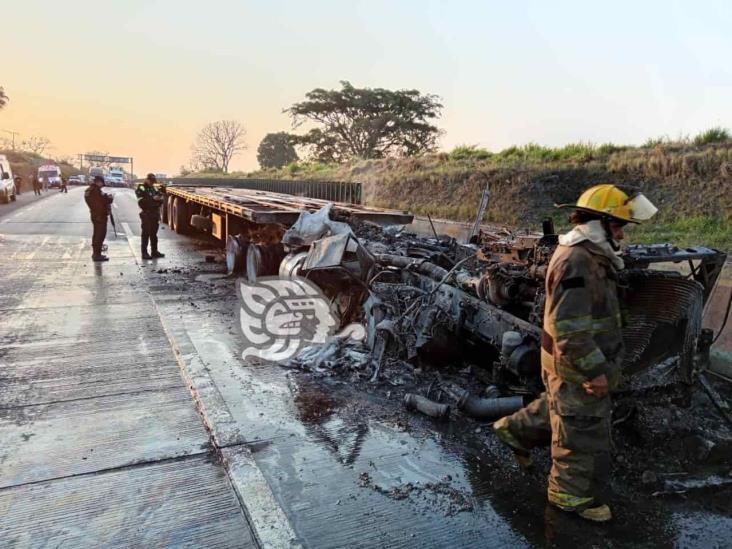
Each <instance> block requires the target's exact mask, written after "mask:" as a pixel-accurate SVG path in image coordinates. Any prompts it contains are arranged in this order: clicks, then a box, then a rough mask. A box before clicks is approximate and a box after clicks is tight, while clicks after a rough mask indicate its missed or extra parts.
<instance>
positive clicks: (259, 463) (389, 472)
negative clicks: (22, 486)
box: [0, 191, 732, 548]
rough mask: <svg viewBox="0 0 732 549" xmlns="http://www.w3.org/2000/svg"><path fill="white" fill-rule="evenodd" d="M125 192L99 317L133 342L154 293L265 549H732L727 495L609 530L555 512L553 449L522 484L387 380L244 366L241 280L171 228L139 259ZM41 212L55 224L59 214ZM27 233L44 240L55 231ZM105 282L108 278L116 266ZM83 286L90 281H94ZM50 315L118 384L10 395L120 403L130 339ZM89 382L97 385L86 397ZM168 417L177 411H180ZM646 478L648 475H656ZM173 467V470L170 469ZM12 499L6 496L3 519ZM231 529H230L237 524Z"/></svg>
mask: <svg viewBox="0 0 732 549" xmlns="http://www.w3.org/2000/svg"><path fill="white" fill-rule="evenodd" d="M117 193H118V194H120V195H121V196H120V198H119V199H118V200H116V201H115V202H118V203H119V204H120V211H119V214H120V222H121V224H122V225H123V231H124V232H125V233H126V235H127V236H126V238H127V239H129V241H130V244H131V246H130V247H128V248H127V250H126V251H125V250H124V249H123V248H122V247H119V248H118V247H116V246H115V247H112V246H111V247H110V255H111V256H112V257H113V262H112V264H111V265H110V267H112V265H113V266H114V271H117V270H118V273H117V274H116V275H115V276H114V277H111V276H106V277H103V278H101V279H99V278H95V280H101V281H103V283H102V284H100V287H104V288H106V289H105V290H104V291H105V292H107V293H108V295H114V300H113V302H114V305H115V307H116V308H109V307H106V313H105V314H106V315H107V317H108V318H107V319H106V320H105V319H102V318H98V319H97V321H98V322H99V323H103V322H104V323H105V325H109V326H110V327H111V326H118V331H114V330H117V328H110V329H111V330H112V332H111V333H112V335H113V337H112V338H111V339H116V338H123V337H124V336H123V334H124V333H129V332H130V331H133V330H134V329H135V326H138V325H139V326H145V322H146V320H145V318H148V317H147V316H146V315H142V316H139V312H138V309H139V303H140V302H139V296H140V295H141V293H143V292H148V293H149V296H151V297H152V299H153V301H152V303H153V304H154V308H155V310H156V312H157V313H158V314H159V315H160V318H161V320H162V330H163V331H164V336H165V337H166V339H167V340H169V341H170V342H172V346H173V352H174V353H175V358H176V359H177V362H178V365H179V366H180V368H181V370H182V373H183V376H184V378H185V381H186V383H187V385H188V386H189V388H190V391H191V394H192V397H191V396H190V395H189V396H188V399H189V402H190V403H192V402H193V400H195V403H196V406H197V408H198V410H199V412H200V413H201V414H202V416H203V420H204V423H205V426H206V428H207V429H208V430H209V432H210V439H211V442H212V443H213V446H214V447H215V448H214V453H216V454H217V455H218V457H219V458H220V459H221V460H222V461H223V463H224V465H225V467H226V470H227V472H228V474H229V481H230V482H231V485H232V486H233V487H234V490H235V492H236V495H237V496H238V499H239V501H240V502H241V503H242V504H243V505H244V507H245V509H246V512H247V518H248V521H249V524H251V525H252V526H253V527H254V530H255V532H256V535H257V537H258V538H259V540H260V541H262V545H264V546H283V547H284V546H294V545H297V544H300V545H302V546H306V547H318V548H321V547H345V546H348V547H445V546H456V547H486V546H488V547H494V546H496V547H501V546H509V547H544V546H557V547H565V546H576V547H649V546H661V547H674V546H677V547H725V546H730V544H732V533H731V532H732V516H731V515H732V512H731V510H730V507H729V505H728V500H729V496H730V489H729V487H726V488H725V487H722V488H716V489H715V490H712V491H710V490H700V491H691V492H688V493H687V494H683V495H670V496H653V495H652V493H651V491H650V490H648V491H646V492H644V491H643V490H630V491H628V490H624V489H623V487H622V486H618V487H619V488H620V490H619V492H620V493H619V494H618V495H617V496H616V498H615V499H614V501H613V503H614V509H615V513H616V519H615V520H614V521H613V522H612V523H611V524H609V525H603V526H597V525H592V524H587V523H585V522H584V521H581V519H578V518H576V517H574V516H572V515H567V514H564V513H561V512H558V511H555V510H553V509H551V508H547V506H546V504H545V490H546V483H545V478H544V477H545V475H546V470H547V467H548V457H547V455H546V452H538V453H537V456H536V457H537V461H538V466H537V469H536V470H535V471H534V472H530V473H523V472H521V471H520V470H519V469H518V468H517V466H516V465H514V463H513V461H512V460H511V457H510V455H509V454H508V453H507V452H506V451H505V450H504V449H503V448H502V447H501V446H500V445H499V444H498V443H497V441H496V440H495V438H494V437H493V436H492V435H491V434H490V429H489V426H488V425H485V424H479V423H476V422H474V421H472V420H464V419H462V418H460V417H458V418H457V419H455V420H454V421H452V422H449V423H446V424H440V423H436V422H433V421H431V420H430V419H429V418H424V417H421V416H417V415H414V414H411V413H408V412H405V411H404V409H403V408H402V405H401V401H400V398H399V397H398V396H397V394H398V393H397V392H396V391H395V390H394V388H393V387H391V386H390V385H388V383H385V382H383V383H379V384H375V385H373V386H371V385H368V384H367V385H363V384H361V385H360V386H358V387H354V386H352V385H351V384H350V383H348V382H346V381H345V380H342V379H338V378H325V379H314V378H312V377H311V376H308V375H306V374H302V373H300V372H296V371H292V370H286V369H283V368H281V367H280V366H277V365H274V364H268V363H255V362H252V361H249V362H246V363H245V362H244V361H242V359H241V358H240V354H241V351H242V349H243V341H242V339H241V337H240V335H239V332H238V324H237V323H238V319H237V312H238V307H239V305H238V300H237V297H236V292H235V280H233V279H231V278H228V277H226V276H225V274H224V271H225V267H224V265H223V262H222V256H221V254H220V251H219V250H218V249H217V248H216V247H215V246H214V245H213V244H211V243H207V242H203V241H200V240H196V239H192V238H188V237H180V236H178V235H174V234H170V232H169V231H168V230H167V228H166V229H163V230H161V235H162V236H163V240H162V242H161V250H162V251H163V252H165V253H166V254H167V257H166V258H165V259H164V260H160V261H157V262H154V261H142V260H141V259H140V256H139V250H138V243H139V238H138V237H137V236H136V235H139V231H138V230H137V228H136V225H137V224H136V222H135V218H134V209H133V206H134V199H133V198H132V197H131V196H125V195H129V191H117ZM45 215H46V216H47V217H48V218H51V219H54V220H55V219H56V218H55V215H56V214H55V213H54V211H53V210H52V211H48V213H46V214H45ZM76 215H77V213H76V210H73V211H72V212H71V217H72V218H73V219H76V217H75V216H76ZM85 215H86V214H85V211H83V210H82V211H81V213H79V215H78V218H79V219H83V220H84V221H86V219H85V217H84V216H85ZM63 216H66V217H68V214H66V213H65V214H63ZM28 217H31V216H30V215H29V216H28ZM59 217H62V216H61V215H59ZM17 219H18V222H17V223H3V218H0V233H1V234H4V235H5V237H4V238H5V239H10V238H11V236H10V234H11V233H13V232H16V231H17V232H20V233H21V234H26V233H24V232H22V231H24V230H25V231H27V230H28V227H31V225H30V224H27V223H25V221H24V219H25V218H24V217H23V216H22V214H19V215H18V218H17ZM55 226H56V227H57V230H58V231H62V232H66V231H68V230H70V229H69V227H68V226H66V225H63V224H60V223H59V224H57V225H55ZM23 227H25V228H23ZM33 227H39V229H38V230H40V229H41V228H42V229H43V230H44V231H45V230H46V228H45V226H37V225H33ZM130 250H132V253H133V254H134V257H132V255H131V254H130ZM67 252H68V253H69V254H71V255H72V256H73V253H74V252H73V249H68V250H66V251H65V252H64V253H67ZM24 253H32V251H26V252H24ZM85 253H86V252H85ZM207 255H214V256H215V257H216V258H217V262H214V263H211V262H207V261H206V256H207ZM16 257H17V256H16ZM16 263H17V261H15V260H13V261H6V262H4V263H2V264H1V265H2V266H3V268H4V269H8V271H7V272H11V269H13V268H15V269H17V268H18V267H17V266H15V264H16ZM138 265H139V266H140V267H139V269H138ZM56 268H57V269H59V275H58V276H62V275H61V273H65V275H64V276H62V278H64V279H65V280H74V279H75V277H76V275H74V274H73V273H74V272H75V271H74V270H73V269H71V268H66V267H58V266H56ZM105 268H106V266H105ZM24 269H26V270H24V271H23V273H24V274H25V275H26V276H28V275H29V273H31V272H32V271H33V269H32V268H31V267H27V268H26V267H24ZM105 273H108V274H111V273H112V269H107V270H106V271H105ZM119 273H121V274H119ZM48 276H50V275H48ZM88 276H90V277H92V274H91V272H89V273H88ZM33 289H34V291H33V292H31V291H30V288H29V289H28V290H26V291H24V293H23V299H20V300H18V298H17V297H14V296H13V295H10V294H9V293H8V292H3V299H4V300H6V302H7V304H6V305H3V307H4V308H6V309H8V308H11V309H12V310H13V311H12V312H13V314H14V315H21V314H22V310H23V309H26V308H34V307H41V306H43V305H42V304H44V303H55V304H56V305H55V306H57V307H62V306H63V304H64V302H65V300H66V298H65V297H64V296H59V295H58V292H57V291H56V289H55V285H54V283H53V282H52V281H51V280H49V279H47V278H46V277H40V279H39V280H38V281H37V282H35V283H34V285H33ZM75 291H81V290H75ZM85 291H86V292H87V293H86V294H85V295H84V296H83V299H84V302H85V303H86V304H87V305H89V306H92V305H96V304H98V303H100V302H101V301H100V294H99V292H100V291H101V290H100V289H97V290H96V292H95V291H91V290H89V289H88V287H87V290H85ZM77 295H78V294H77ZM146 295H147V294H146ZM79 299H81V298H79ZM44 314H45V315H48V318H44V319H43V320H42V321H41V320H37V319H36V320H34V321H33V322H36V323H37V322H41V323H42V324H43V323H46V324H43V325H44V326H45V325H47V323H52V324H53V325H54V326H57V328H56V332H54V337H56V338H57V340H58V344H59V345H60V346H61V349H64V348H65V349H66V351H64V352H65V353H66V354H72V353H73V352H74V350H73V349H75V347H74V345H75V342H77V343H76V345H77V347H76V348H78V349H80V350H81V352H84V353H97V354H98V356H99V359H98V362H99V363H100V364H102V363H104V364H107V363H115V362H116V358H113V357H116V356H120V357H123V360H121V361H119V362H120V364H121V365H120V367H119V372H116V373H113V372H111V371H110V370H112V368H109V369H105V368H101V369H90V371H89V372H88V373H86V374H84V375H80V376H77V377H74V375H73V372H69V373H68V376H67V377H66V378H64V381H63V383H52V384H48V389H44V387H43V385H44V383H43V382H40V381H39V382H36V383H32V384H30V385H28V384H26V385H23V384H22V382H21V381H18V382H17V383H16V386H17V388H15V389H14V390H13V391H14V393H15V394H16V395H17V396H16V397H14V398H16V399H29V401H33V402H39V403H40V402H45V401H44V400H43V399H46V398H49V397H47V396H46V395H45V394H44V392H43V391H44V390H47V391H52V393H49V394H52V395H55V396H52V397H51V398H52V399H69V400H72V399H76V398H79V396H78V392H79V391H87V390H88V391H93V388H92V387H97V386H98V385H99V384H100V383H102V384H103V383H105V381H104V380H109V379H111V378H114V379H115V380H116V381H115V383H116V384H117V389H115V391H119V392H122V393H124V392H126V391H127V390H128V389H127V388H126V387H127V386H128V385H129V384H130V383H134V372H133V370H132V367H131V365H130V366H129V367H125V366H124V365H122V364H123V363H126V359H124V357H125V352H126V351H123V348H130V347H133V345H132V343H131V342H129V343H128V345H123V344H122V343H120V345H119V347H116V348H115V350H114V351H113V354H112V356H109V355H105V354H104V353H105V350H104V349H101V348H95V347H94V346H93V344H92V343H91V342H84V341H83V337H82V336H83V330H81V329H80V327H79V326H78V320H73V321H71V320H67V321H66V323H65V324H66V326H64V322H63V321H60V320H59V321H54V318H55V317H54V316H53V313H52V312H50V311H47V312H46V313H44ZM9 318H10V319H11V320H8V321H7V322H10V323H11V326H12V329H13V330H15V332H14V333H16V334H18V333H19V332H21V331H22V330H23V329H24V327H25V330H26V331H27V332H31V333H32V332H34V331H35V330H34V329H33V328H31V327H29V326H35V325H36V324H30V325H29V324H27V322H28V321H27V319H25V320H24V319H22V318H21V317H20V316H15V317H12V316H11V317H9ZM67 318H68V319H71V317H67ZM26 337H27V338H28V341H27V342H26V345H28V349H27V352H28V353H29V355H30V356H31V358H30V359H27V361H30V362H31V363H32V364H31V365H30V366H29V367H28V368H29V371H33V372H35V373H34V374H33V376H32V377H33V379H46V378H48V377H49V376H48V375H45V374H44V371H45V370H44V368H46V367H48V366H47V364H46V363H49V364H51V363H52V362H53V360H54V359H53V358H52V357H51V358H49V359H48V360H47V359H43V360H40V359H39V360H36V359H35V358H32V352H31V349H32V346H33V345H42V341H40V340H42V338H35V339H34V337H35V336H33V335H26ZM161 337H162V336H161ZM141 344H142V343H141V342H139V343H138V347H137V348H136V351H135V354H134V355H133V356H131V357H130V361H132V360H133V358H134V360H135V361H137V362H136V363H137V364H139V366H138V367H139V369H140V371H139V376H141V377H143V378H144V379H145V380H146V382H148V383H150V384H151V385H150V387H151V391H153V392H155V391H157V393H155V394H156V395H158V394H159V392H160V391H163V392H164V391H172V392H174V393H175V394H176V395H177V394H178V393H177V392H175V389H174V388H171V389H168V387H169V386H170V387H173V386H174V385H175V382H174V377H171V376H169V375H168V371H167V370H165V373H163V370H156V368H155V365H156V364H158V363H159V361H160V360H161V356H160V355H159V354H158V353H159V352H162V351H160V349H161V348H162V347H163V346H162V344H161V345H153V346H150V347H148V348H146V349H145V348H142V347H139V345H141ZM64 345H66V347H63V346H64ZM59 352H62V351H59ZM41 356H42V355H41ZM2 360H3V361H4V362H8V361H6V360H5V358H3V359H2ZM58 360H60V359H58ZM130 364H131V363H130ZM44 375H45V377H44ZM95 376H96V377H95ZM51 377H52V376H51ZM85 384H86V385H88V386H89V387H88V388H84V385H85ZM93 398H104V396H103V394H100V395H99V396H98V397H97V396H94V397H93ZM33 399H36V400H33ZM156 401H160V404H158V403H157V402H156V406H157V405H159V406H161V407H162V408H163V409H164V408H165V406H167V404H165V402H164V401H162V400H160V399H159V398H156ZM166 402H167V401H166ZM4 405H5V404H4V403H2V404H0V406H4ZM13 405H15V404H13ZM110 406H111V405H110ZM130 406H134V404H132V403H130ZM170 406H172V407H173V408H175V409H176V410H177V409H178V408H176V406H178V404H176V403H175V402H171V404H170ZM181 406H182V403H181ZM59 417H61V416H59ZM21 421H22V420H21ZM170 421H171V422H172V423H171V424H170V426H168V427H165V428H164V429H161V434H162V435H163V438H164V434H165V432H166V430H167V429H176V427H175V425H176V424H175V421H181V420H180V419H176V418H175V417H172V416H171V419H170ZM184 423H185V424H186V425H188V423H186V422H184ZM49 425H50V424H49ZM138 428H139V427H134V429H138ZM183 434H184V435H185V436H187V437H189V439H190V441H194V442H195V441H198V440H200V439H199V438H198V434H196V432H191V433H190V434H188V435H186V434H185V432H184V431H183ZM151 436H152V435H151ZM185 436H184V438H185ZM31 440H32V438H31ZM186 444H187V443H186V442H185V441H183V443H182V446H181V449H179V450H171V452H176V451H177V452H178V453H179V454H184V453H185V452H186V451H188V450H187V449H188V448H190V447H189V446H186ZM190 451H191V452H194V450H193V449H190ZM13 459H15V458H13ZM106 459H110V458H109V457H108V456H107V458H106ZM155 459H157V458H155ZM174 459H176V460H177V459H181V460H184V461H185V460H190V463H191V474H193V471H194V469H195V467H202V466H203V464H202V463H199V461H197V460H203V461H204V462H205V463H208V462H206V461H205V460H206V458H205V457H204V454H201V453H198V454H192V455H191V456H190V457H189V456H187V455H185V456H182V457H178V458H174ZM159 463H160V466H159V467H158V468H157V469H154V470H153V469H150V475H151V478H154V479H156V480H154V481H151V485H153V486H155V482H164V481H165V479H166V478H167V477H166V475H167V474H168V473H166V471H167V469H165V464H166V463H168V462H167V461H165V460H162V461H160V462H159ZM171 463H178V462H177V461H173V462H171ZM208 464H209V465H211V464H210V463H208ZM73 465H74V466H75V467H76V466H77V465H76V464H73ZM211 466H212V467H213V465H211ZM648 466H649V467H651V468H652V466H653V464H652V463H651V464H649V465H648ZM170 467H171V469H170V470H171V471H172V470H173V466H172V465H170ZM71 478H72V479H74V478H83V476H82V477H71ZM171 482H174V481H173V480H171ZM191 482H192V481H191ZM192 484H193V485H196V486H197V487H196V490H195V493H192V494H191V497H190V498H189V499H186V501H185V503H184V502H183V501H178V500H177V499H175V498H173V499H174V501H175V502H176V503H171V505H181V506H183V511H182V512H183V513H185V509H186V508H187V507H186V506H191V507H193V508H195V505H194V503H193V500H195V499H196V498H201V500H202V501H206V498H210V497H212V495H211V494H209V493H208V490H209V489H211V490H213V491H217V493H219V496H220V495H221V494H223V495H225V494H226V493H228V492H227V489H222V488H220V489H216V488H210V486H209V485H208V484H206V483H203V485H202V486H198V485H197V484H196V483H194V482H192ZM32 486H36V485H32ZM634 488H637V487H634ZM70 489H71V488H70ZM175 493H177V492H175ZM2 494H3V490H0V510H2V509H3V503H2ZM48 497H53V496H52V495H49V496H48ZM28 501H30V499H28ZM219 505H221V504H220V503H219ZM220 508H223V509H226V508H227V507H226V505H224V506H223V507H220ZM16 509H21V510H24V509H25V507H20V508H19V507H16ZM16 512H20V511H16ZM227 517H228V518H227V519H226V520H230V519H231V517H230V516H229V515H227ZM222 520H223V519H222ZM224 524H226V522H225V521H224ZM0 528H2V527H0ZM0 532H2V530H1V529H0ZM221 539H223V538H221ZM202 544H203V545H206V546H209V545H208V544H206V543H202ZM221 545H226V544H225V543H222V544H221Z"/></svg>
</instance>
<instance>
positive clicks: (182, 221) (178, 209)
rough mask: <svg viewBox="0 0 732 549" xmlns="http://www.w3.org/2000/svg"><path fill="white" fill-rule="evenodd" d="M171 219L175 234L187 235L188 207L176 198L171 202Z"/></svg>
mask: <svg viewBox="0 0 732 549" xmlns="http://www.w3.org/2000/svg"><path fill="white" fill-rule="evenodd" d="M173 219H174V220H175V232H176V233H178V234H187V233H188V231H189V229H190V223H189V221H188V207H187V206H186V201H185V200H184V199H183V198H181V197H180V196H177V197H176V198H175V200H174V201H173Z"/></svg>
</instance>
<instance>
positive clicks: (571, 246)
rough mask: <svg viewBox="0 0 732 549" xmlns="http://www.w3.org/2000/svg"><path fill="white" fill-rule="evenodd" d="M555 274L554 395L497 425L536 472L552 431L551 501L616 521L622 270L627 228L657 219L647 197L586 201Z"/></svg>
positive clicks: (593, 192) (597, 193)
mask: <svg viewBox="0 0 732 549" xmlns="http://www.w3.org/2000/svg"><path fill="white" fill-rule="evenodd" d="M574 208H575V211H574V213H573V214H572V216H571V217H570V221H571V222H572V223H573V224H574V225H575V227H574V229H572V230H571V231H570V232H569V233H567V234H564V235H561V236H560V237H559V246H557V249H556V251H555V252H554V255H553V256H552V259H551V261H550V262H549V268H548V270H547V274H546V305H545V308H544V330H543V333H542V338H541V371H542V379H543V381H544V387H545V389H546V392H544V393H542V394H541V396H540V397H539V398H538V399H536V400H535V401H534V402H532V403H531V404H529V405H528V406H526V407H525V408H524V409H522V410H519V411H518V412H516V413H515V414H513V415H511V416H507V417H504V418H501V419H499V420H498V421H496V422H495V423H494V425H493V429H494V431H495V433H496V435H497V436H498V438H499V439H500V440H501V441H502V442H504V443H505V444H507V445H508V446H509V447H510V448H511V450H512V451H513V452H514V454H515V456H516V458H517V461H518V462H519V463H520V464H521V465H523V466H528V465H530V463H531V457H530V454H529V450H530V449H531V448H532V447H533V446H536V445H538V444H539V443H540V441H541V440H542V439H545V437H546V436H547V435H548V433H550V432H551V456H552V468H551V471H550V473H549V489H548V499H549V503H550V504H552V505H554V506H556V507H558V508H560V509H562V510H563V511H571V512H575V513H577V514H578V515H579V516H581V517H582V518H585V519H588V520H593V521H597V522H604V521H607V520H610V519H611V518H612V513H611V511H610V507H609V506H608V505H607V494H606V492H607V488H608V484H609V480H610V479H609V477H610V420H611V416H610V415H611V411H612V405H611V402H610V394H609V392H610V391H611V390H612V389H614V388H615V387H616V385H617V383H618V381H619V378H620V366H621V361H622V351H623V339H622V333H621V327H622V324H621V316H620V305H619V301H618V294H617V285H616V280H617V271H618V270H620V269H622V268H623V267H624V265H623V260H622V259H621V258H620V257H619V255H618V252H619V250H620V247H619V244H618V243H619V241H620V240H622V239H623V237H624V234H623V226H624V225H625V224H627V223H640V222H641V221H645V220H647V219H650V218H651V216H653V215H654V214H655V213H656V211H657V210H656V208H655V206H653V204H651V202H650V201H649V200H648V199H647V198H646V197H645V196H643V195H642V194H632V193H629V192H626V191H624V190H622V189H620V188H619V187H616V186H615V185H597V186H595V187H592V188H590V189H588V190H587V191H585V192H584V193H583V194H582V196H580V198H579V200H578V201H577V204H576V205H575V206H574Z"/></svg>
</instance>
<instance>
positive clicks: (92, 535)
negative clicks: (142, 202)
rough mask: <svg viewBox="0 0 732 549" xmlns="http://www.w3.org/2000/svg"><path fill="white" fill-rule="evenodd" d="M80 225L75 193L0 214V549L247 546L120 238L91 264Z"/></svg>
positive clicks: (83, 217) (240, 517)
mask: <svg viewBox="0 0 732 549" xmlns="http://www.w3.org/2000/svg"><path fill="white" fill-rule="evenodd" d="M21 198H23V197H22V196H21ZM126 200H127V202H128V203H129V199H126ZM120 202H122V203H124V202H125V199H121V200H120ZM131 205H134V201H132V202H131ZM117 209H120V208H119V207H118V208H117ZM89 229H90V224H89V222H88V213H87V212H86V206H85V205H84V203H83V200H82V193H81V189H74V190H73V191H71V192H70V193H69V194H68V195H57V196H44V197H43V198H41V199H37V200H34V201H32V202H31V203H30V205H25V206H24V207H20V208H15V209H9V210H8V211H4V210H3V209H2V207H0V277H1V278H0V279H1V280H2V286H1V288H0V309H1V310H2V314H1V315H0V546H3V547H51V546H53V547H57V546H62V545H63V546H85V547H100V546H111V545H126V546H145V547H158V546H170V545H206V546H208V547H251V546H253V545H254V541H253V539H252V536H251V533H250V530H249V527H248V525H247V521H246V516H245V514H244V512H243V510H242V507H241V505H240V503H239V501H238V499H237V496H236V494H235V492H234V491H233V489H232V487H231V484H230V481H229V479H228V477H227V475H226V473H225V471H224V469H223V467H222V466H221V465H220V464H218V463H217V462H216V459H214V455H213V454H212V452H211V447H210V443H209V437H208V433H207V432H206V430H205V428H204V424H203V422H202V421H201V418H200V417H199V415H198V414H197V412H196V408H195V405H194V402H193V401H192V399H191V397H190V393H189V391H188V390H187V388H186V386H185V383H184V381H183V379H182V377H181V374H180V371H179V369H178V365H177V362H176V359H175V356H174V354H173V351H172V349H171V347H170V343H169V341H168V339H167V337H166V336H165V333H164V331H163V329H162V326H161V322H160V319H159V317H158V315H157V312H156V310H155V307H154V303H153V302H152V300H151V299H150V297H149V295H148V294H147V293H146V292H145V291H144V285H143V284H142V283H141V281H142V278H141V273H140V271H139V268H138V267H137V265H136V264H135V262H134V257H133V255H132V254H131V252H130V249H129V245H128V243H127V240H126V238H125V237H124V236H122V235H120V237H119V238H118V239H116V240H115V239H110V240H109V241H108V245H109V254H110V256H111V257H112V260H111V261H110V262H109V263H106V264H103V265H98V264H94V263H93V262H92V261H91V260H90V255H91V254H90V246H89V236H88V235H89Z"/></svg>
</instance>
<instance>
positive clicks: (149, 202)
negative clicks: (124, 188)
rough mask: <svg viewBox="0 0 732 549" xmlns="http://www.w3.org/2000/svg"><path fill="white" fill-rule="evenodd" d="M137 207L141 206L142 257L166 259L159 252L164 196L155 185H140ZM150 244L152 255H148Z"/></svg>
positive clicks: (136, 191) (137, 191) (137, 192)
mask: <svg viewBox="0 0 732 549" xmlns="http://www.w3.org/2000/svg"><path fill="white" fill-rule="evenodd" d="M135 195H136V196H137V205H138V206H140V220H141V221H142V240H141V243H140V247H141V251H142V257H143V258H145V259H148V258H150V257H164V255H163V254H161V253H160V252H159V251H158V228H159V226H160V206H161V205H162V203H163V201H162V198H163V194H162V193H161V192H160V191H159V190H157V189H156V188H155V187H154V186H153V185H146V184H145V183H140V184H139V185H138V186H137V189H135ZM148 241H149V242H150V248H151V249H152V255H149V254H148V253H147V244H148Z"/></svg>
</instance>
